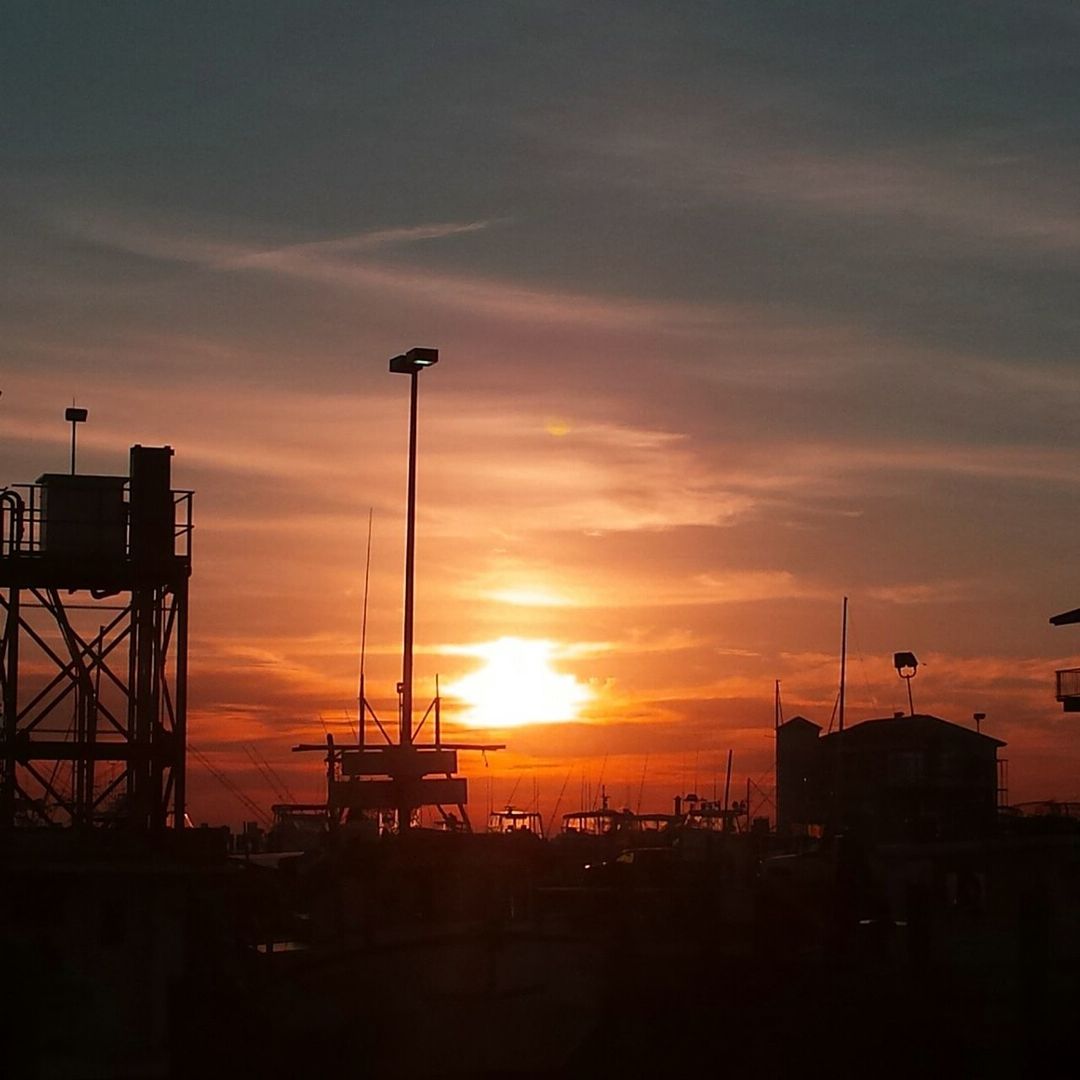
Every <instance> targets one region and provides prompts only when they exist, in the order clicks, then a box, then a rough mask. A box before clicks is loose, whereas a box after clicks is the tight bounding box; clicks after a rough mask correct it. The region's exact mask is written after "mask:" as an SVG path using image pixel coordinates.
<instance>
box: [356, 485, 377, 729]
mask: <svg viewBox="0 0 1080 1080" xmlns="http://www.w3.org/2000/svg"><path fill="white" fill-rule="evenodd" d="M374 516H375V507H374V506H371V507H368V519H367V558H366V559H365V561H364V611H363V616H362V617H361V620H360V685H359V687H358V689H357V705H358V706H359V712H358V718H357V721H356V743H357V745H358V746H363V745H364V728H365V726H366V723H365V722H366V721H367V695H366V694H365V693H364V657H365V654H366V652H367V607H368V584H369V582H370V581H371V523H372V519H373V518H374Z"/></svg>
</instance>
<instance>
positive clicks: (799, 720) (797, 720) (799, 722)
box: [780, 716, 821, 731]
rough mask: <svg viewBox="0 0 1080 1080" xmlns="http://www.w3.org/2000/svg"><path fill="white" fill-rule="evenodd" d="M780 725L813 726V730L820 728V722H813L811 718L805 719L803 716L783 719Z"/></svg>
mask: <svg viewBox="0 0 1080 1080" xmlns="http://www.w3.org/2000/svg"><path fill="white" fill-rule="evenodd" d="M780 726H781V727H785V728H786V727H807V728H813V729H814V730H815V731H820V730H821V725H820V724H815V723H814V721H813V720H807V719H806V717H805V716H793V717H792V718H791V719H790V720H785V721H784V722H783V723H782V724H781V725H780Z"/></svg>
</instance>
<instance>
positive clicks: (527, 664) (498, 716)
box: [445, 637, 593, 728]
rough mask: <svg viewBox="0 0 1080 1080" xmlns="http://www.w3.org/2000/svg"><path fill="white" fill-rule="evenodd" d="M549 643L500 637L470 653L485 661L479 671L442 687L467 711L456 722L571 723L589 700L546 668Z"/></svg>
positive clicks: (574, 683) (586, 692) (573, 682)
mask: <svg viewBox="0 0 1080 1080" xmlns="http://www.w3.org/2000/svg"><path fill="white" fill-rule="evenodd" d="M553 651H554V646H553V644H552V643H551V642H550V641H526V640H524V639H522V638H511V637H505V638H500V639H499V640H498V641H492V642H489V643H487V644H484V645H478V646H476V647H475V648H474V649H471V650H470V652H471V653H472V654H473V655H476V656H479V657H481V658H482V659H483V660H485V661H486V664H485V665H484V667H482V668H480V670H479V671H475V672H473V673H472V674H471V675H466V676H464V677H463V678H461V679H459V680H458V681H457V682H455V683H452V684H451V685H450V686H448V687H446V691H445V692H446V694H447V695H448V696H450V697H454V698H458V699H460V700H461V701H463V702H464V703H465V704H466V705H467V706H468V708H467V710H466V711H465V712H464V714H463V715H462V720H464V722H465V723H467V724H469V725H471V726H473V727H492V728H504V727H521V726H522V725H523V724H544V723H549V724H550V723H558V722H560V721H566V720H575V719H577V717H578V714H579V709H580V707H581V706H582V705H583V704H584V703H585V702H587V701H588V700H589V699H590V698H591V697H592V696H593V695H592V691H591V690H590V689H589V688H588V686H585V685H584V684H582V683H580V682H578V680H577V679H576V678H575V677H574V676H573V675H566V674H560V673H559V672H557V671H555V670H554V668H553V667H552V666H551V657H552V653H553Z"/></svg>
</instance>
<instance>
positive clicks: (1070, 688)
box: [1056, 668, 1080, 701]
mask: <svg viewBox="0 0 1080 1080" xmlns="http://www.w3.org/2000/svg"><path fill="white" fill-rule="evenodd" d="M1056 674H1057V700H1058V701H1070V700H1072V699H1074V698H1080V668H1065V669H1064V670H1062V671H1059V672H1057V673H1056Z"/></svg>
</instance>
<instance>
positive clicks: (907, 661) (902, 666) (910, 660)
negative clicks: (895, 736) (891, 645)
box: [893, 652, 919, 716]
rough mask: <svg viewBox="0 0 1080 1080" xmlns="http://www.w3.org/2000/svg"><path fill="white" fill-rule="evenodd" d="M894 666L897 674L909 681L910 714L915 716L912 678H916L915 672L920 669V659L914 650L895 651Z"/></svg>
mask: <svg viewBox="0 0 1080 1080" xmlns="http://www.w3.org/2000/svg"><path fill="white" fill-rule="evenodd" d="M893 667H895V668H896V674H897V675H899V676H900V678H901V679H903V680H904V681H905V682H906V683H907V700H908V710H909V715H911V716H914V715H915V704H914V702H913V701H912V700H911V680H912V679H914V678H915V672H916V671H917V670H918V667H919V661H918V660H916V659H915V654H914V653H913V652H898V653H893Z"/></svg>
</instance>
